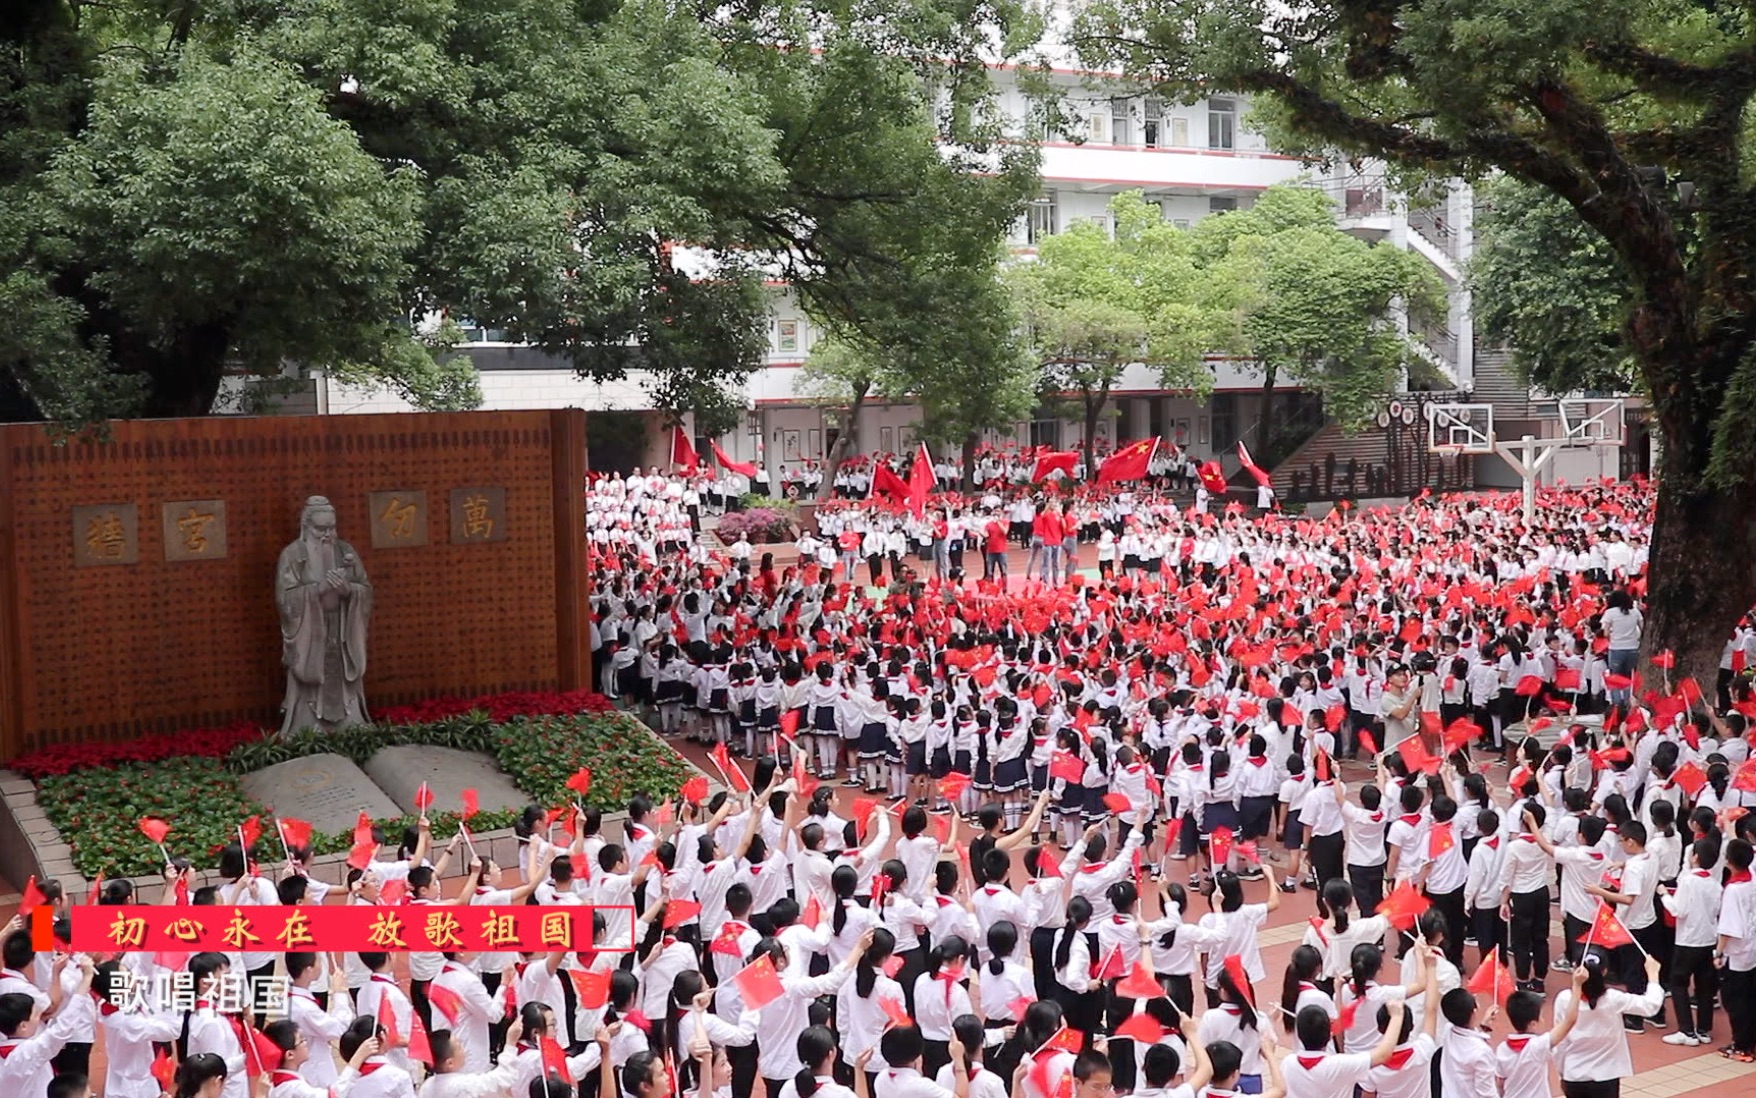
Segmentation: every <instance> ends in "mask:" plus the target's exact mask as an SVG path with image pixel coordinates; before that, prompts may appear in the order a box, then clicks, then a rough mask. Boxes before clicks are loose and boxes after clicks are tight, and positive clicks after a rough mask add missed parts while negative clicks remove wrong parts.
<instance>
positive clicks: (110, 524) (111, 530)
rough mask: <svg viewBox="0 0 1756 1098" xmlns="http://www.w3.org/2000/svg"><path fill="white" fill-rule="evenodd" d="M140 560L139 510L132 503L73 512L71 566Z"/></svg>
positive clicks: (97, 504)
mask: <svg viewBox="0 0 1756 1098" xmlns="http://www.w3.org/2000/svg"><path fill="white" fill-rule="evenodd" d="M139 560H140V511H139V509H138V508H136V507H135V505H134V504H132V503H96V504H90V505H88V506H84V507H75V508H74V509H73V563H74V564H75V565H77V566H79V567H85V566H86V565H91V564H135V563H137V562H139Z"/></svg>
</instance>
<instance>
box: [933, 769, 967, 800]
mask: <svg viewBox="0 0 1756 1098" xmlns="http://www.w3.org/2000/svg"><path fill="white" fill-rule="evenodd" d="M969 783H970V776H969V775H968V774H960V773H958V772H957V771H952V772H951V773H949V774H947V775H945V776H944V777H943V778H940V779H939V793H940V795H941V796H943V797H944V798H945V799H946V800H948V801H955V800H956V799H957V798H959V797H961V796H962V795H963V791H964V790H966V789H968V788H969Z"/></svg>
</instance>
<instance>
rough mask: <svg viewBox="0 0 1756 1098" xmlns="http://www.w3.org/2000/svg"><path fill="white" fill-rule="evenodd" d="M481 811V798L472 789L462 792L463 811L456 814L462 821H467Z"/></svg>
mask: <svg viewBox="0 0 1756 1098" xmlns="http://www.w3.org/2000/svg"><path fill="white" fill-rule="evenodd" d="M481 810H482V804H481V797H480V796H478V795H477V793H476V791H475V790H473V789H466V790H464V791H463V811H462V812H460V813H458V815H459V816H460V817H462V818H463V819H464V820H466V821H467V820H469V819H470V818H471V817H473V816H474V815H475V814H476V813H477V812H480V811H481Z"/></svg>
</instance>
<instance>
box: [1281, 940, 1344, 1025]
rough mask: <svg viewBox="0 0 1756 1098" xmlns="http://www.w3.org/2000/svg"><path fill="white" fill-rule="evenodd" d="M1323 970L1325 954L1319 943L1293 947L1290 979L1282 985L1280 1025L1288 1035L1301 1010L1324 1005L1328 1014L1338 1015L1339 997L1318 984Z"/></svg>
mask: <svg viewBox="0 0 1756 1098" xmlns="http://www.w3.org/2000/svg"><path fill="white" fill-rule="evenodd" d="M1322 973H1323V954H1322V953H1321V952H1320V951H1319V950H1318V949H1317V948H1316V947H1315V946H1311V945H1301V946H1299V947H1297V948H1296V949H1294V950H1293V959H1292V962H1291V963H1290V964H1288V965H1287V974H1286V979H1285V980H1284V981H1282V983H1281V987H1280V1024H1281V1028H1282V1029H1284V1030H1286V1032H1287V1034H1288V1036H1291V1035H1292V1034H1293V1022H1294V1021H1295V1020H1296V1019H1297V1018H1298V1016H1299V1011H1301V1010H1304V1009H1305V1008H1306V1007H1308V1006H1319V1007H1322V1008H1323V1011H1324V1013H1326V1014H1328V1015H1329V1016H1330V1017H1331V1018H1334V1017H1336V1015H1337V1013H1338V1012H1337V1011H1336V1009H1335V1000H1334V999H1332V998H1330V997H1329V995H1328V993H1326V992H1325V991H1324V990H1323V988H1322V987H1321V986H1320V985H1319V984H1318V980H1319V979H1320V978H1321V976H1322Z"/></svg>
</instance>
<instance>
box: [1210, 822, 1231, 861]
mask: <svg viewBox="0 0 1756 1098" xmlns="http://www.w3.org/2000/svg"><path fill="white" fill-rule="evenodd" d="M1207 842H1208V854H1209V855H1210V856H1211V857H1212V858H1213V864H1214V866H1215V867H1219V866H1223V865H1225V864H1226V860H1227V859H1228V858H1230V857H1231V853H1232V829H1231V828H1229V827H1216V828H1214V829H1213V832H1212V834H1210V835H1208V836H1207Z"/></svg>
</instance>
